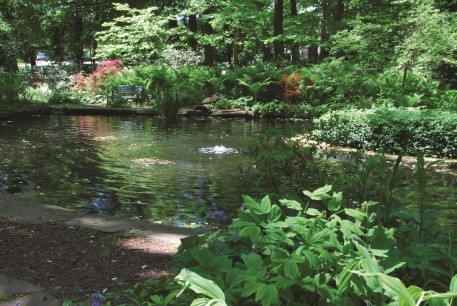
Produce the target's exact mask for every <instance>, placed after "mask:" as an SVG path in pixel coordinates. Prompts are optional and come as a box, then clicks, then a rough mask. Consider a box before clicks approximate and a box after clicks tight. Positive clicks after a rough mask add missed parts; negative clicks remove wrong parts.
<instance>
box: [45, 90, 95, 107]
mask: <svg viewBox="0 0 457 306" xmlns="http://www.w3.org/2000/svg"><path fill="white" fill-rule="evenodd" d="M95 102H96V101H95V98H94V97H93V96H91V95H87V94H84V93H80V92H71V91H64V90H53V91H52V92H51V94H50V96H49V98H48V103H49V104H50V105H75V104H76V105H79V104H90V103H95Z"/></svg>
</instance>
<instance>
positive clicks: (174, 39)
mask: <svg viewBox="0 0 457 306" xmlns="http://www.w3.org/2000/svg"><path fill="white" fill-rule="evenodd" d="M170 7H171V11H172V12H174V11H175V7H176V1H171V3H170ZM177 27H178V20H177V19H176V17H174V16H170V19H168V28H169V29H170V30H171V29H175V28H177ZM177 41H179V36H178V35H171V36H170V42H171V43H175V42H177Z"/></svg>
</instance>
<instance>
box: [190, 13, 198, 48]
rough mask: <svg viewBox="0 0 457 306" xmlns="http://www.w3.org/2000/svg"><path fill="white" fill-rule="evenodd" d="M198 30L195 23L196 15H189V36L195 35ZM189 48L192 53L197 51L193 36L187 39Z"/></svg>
mask: <svg viewBox="0 0 457 306" xmlns="http://www.w3.org/2000/svg"><path fill="white" fill-rule="evenodd" d="M197 30H198V23H197V15H195V14H192V15H189V31H190V32H191V34H193V35H195V34H196V33H197ZM189 47H190V49H192V50H193V51H197V40H196V39H195V37H194V36H191V37H190V38H189Z"/></svg>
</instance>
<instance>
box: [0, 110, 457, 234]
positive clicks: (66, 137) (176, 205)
mask: <svg viewBox="0 0 457 306" xmlns="http://www.w3.org/2000/svg"><path fill="white" fill-rule="evenodd" d="M302 126H303V124H301V123H300V124H297V126H296V129H301V128H302ZM272 127H275V128H284V124H283V123H281V122H276V123H272V122H263V121H253V120H248V121H245V120H217V119H192V120H191V119H189V120H184V119H183V120H181V121H178V122H175V123H169V122H166V121H164V120H161V119H159V118H148V117H141V116H140V117H118V116H65V115H62V114H54V115H51V116H36V117H30V118H23V119H15V120H12V121H2V122H0V192H2V191H3V192H9V193H20V194H21V195H22V196H24V197H26V198H30V199H34V200H38V201H41V202H43V203H47V204H51V205H57V206H62V207H67V208H71V209H77V210H82V211H84V212H86V213H93V214H108V215H116V216H119V217H126V218H142V219H147V220H149V221H150V222H156V223H162V224H170V225H175V226H189V225H190V224H191V223H195V222H199V221H201V218H200V216H202V215H206V216H211V220H210V221H212V222H219V221H223V220H224V219H225V218H227V219H230V218H231V217H233V216H234V215H235V214H236V210H237V209H238V208H239V207H240V206H241V204H242V197H241V196H242V195H243V194H247V195H251V196H253V197H260V196H262V194H260V192H259V191H258V189H257V187H258V186H256V184H255V182H253V181H252V180H251V179H248V178H246V177H245V176H243V175H242V171H241V170H242V169H245V168H246V167H247V166H248V163H249V156H248V154H247V147H248V145H249V143H250V141H251V139H252V137H254V136H257V135H265V134H266V133H267V131H268V130H269V129H270V128H272ZM450 180H451V181H454V184H449V181H450ZM450 180H447V182H440V180H439V179H438V180H437V179H433V180H430V183H429V184H428V186H429V187H428V191H427V193H428V198H429V200H428V203H429V204H432V206H433V207H434V208H437V209H438V210H440V212H441V218H440V219H438V221H439V223H440V224H441V225H443V226H444V227H447V226H451V227H452V228H454V229H457V221H456V219H455V215H456V213H457V188H455V186H456V185H457V184H455V183H456V179H455V177H453V178H451V179H450ZM413 185H414V183H413V182H412V181H410V182H409V183H408V184H405V185H403V186H402V187H400V188H398V189H397V190H396V191H395V193H396V195H397V196H398V197H399V198H401V200H402V202H404V203H406V204H407V205H408V206H409V207H410V208H411V207H417V204H418V203H419V194H418V192H417V188H415V187H414V186H413Z"/></svg>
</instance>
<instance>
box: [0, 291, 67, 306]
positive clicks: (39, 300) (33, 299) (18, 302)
mask: <svg viewBox="0 0 457 306" xmlns="http://www.w3.org/2000/svg"><path fill="white" fill-rule="evenodd" d="M59 305H62V304H61V303H60V301H59V300H58V299H56V298H55V297H53V296H52V295H49V294H47V293H44V292H38V293H34V294H30V295H25V296H20V297H16V298H14V299H12V300H10V301H6V302H0V306H59Z"/></svg>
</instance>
